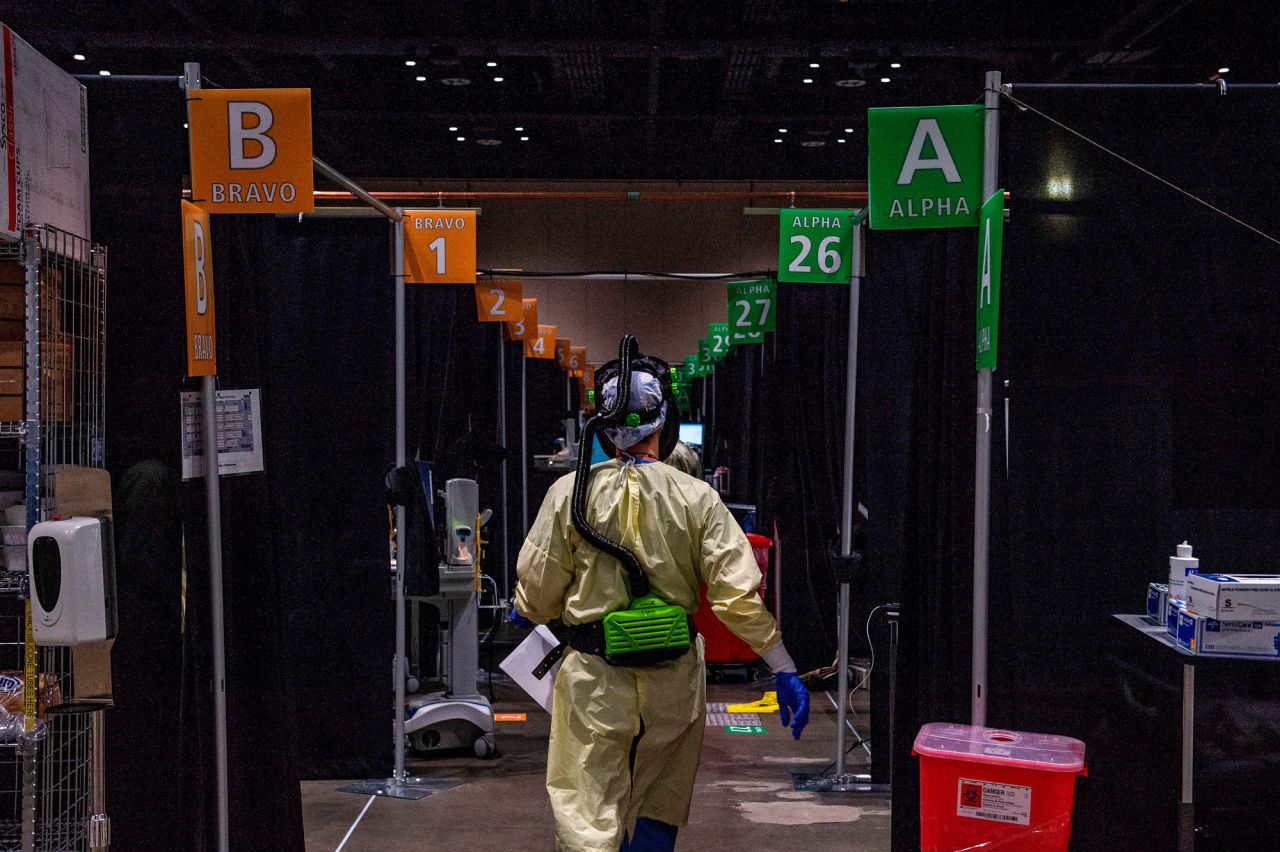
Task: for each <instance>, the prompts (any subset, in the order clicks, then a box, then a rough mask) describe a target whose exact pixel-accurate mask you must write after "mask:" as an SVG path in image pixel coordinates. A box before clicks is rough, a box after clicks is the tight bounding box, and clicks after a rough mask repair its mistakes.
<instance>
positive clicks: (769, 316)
mask: <svg viewBox="0 0 1280 852" xmlns="http://www.w3.org/2000/svg"><path fill="white" fill-rule="evenodd" d="M777 304H778V285H777V283H775V282H773V281H730V282H729V322H728V323H727V325H728V326H729V334H730V343H732V344H733V345H734V346H740V345H742V344H744V343H760V342H762V341H763V340H764V333H765V332H766V331H774V330H776V329H777V327H778V319H777V311H776V310H775V306H776V305H777Z"/></svg>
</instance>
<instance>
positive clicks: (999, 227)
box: [977, 189, 1004, 370]
mask: <svg viewBox="0 0 1280 852" xmlns="http://www.w3.org/2000/svg"><path fill="white" fill-rule="evenodd" d="M1003 245H1004V190H1003V189H997V190H996V191H995V194H994V195H992V196H991V197H990V198H988V199H987V200H986V202H984V203H983V205H982V211H981V215H980V216H979V217H978V349H977V351H978V369H979V370H994V369H995V368H996V336H997V334H998V332H999V331H1000V251H1001V247H1002V246H1003Z"/></svg>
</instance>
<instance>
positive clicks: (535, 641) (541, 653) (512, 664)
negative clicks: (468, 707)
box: [498, 624, 560, 713]
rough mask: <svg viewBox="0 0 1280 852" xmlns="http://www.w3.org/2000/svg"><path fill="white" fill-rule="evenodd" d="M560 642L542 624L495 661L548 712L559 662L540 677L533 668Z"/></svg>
mask: <svg viewBox="0 0 1280 852" xmlns="http://www.w3.org/2000/svg"><path fill="white" fill-rule="evenodd" d="M559 644H560V640H559V639H557V638H556V637H555V634H554V633H552V632H551V630H550V629H549V628H548V627H547V626H546V625H545V624H539V625H538V626H537V627H536V628H534V630H533V632H532V633H530V634H529V635H528V636H527V637H525V640H524V641H523V642H521V643H520V644H519V645H517V646H516V649H515V650H514V651H512V652H511V653H510V654H509V655H508V656H507V658H506V659H505V660H503V661H502V662H501V663H499V664H498V666H499V668H501V669H502V670H503V671H504V672H506V673H507V675H508V676H509V677H510V678H511V679H512V680H514V681H515V682H516V683H517V684H519V685H520V688H521V689H523V690H524V691H525V692H527V693H529V697H530V698H532V699H533V700H534V701H536V702H538V703H539V704H541V705H542V709H543V710H546V711H547V712H548V713H550V712H551V690H552V687H554V686H555V683H556V674H557V673H558V672H559V671H560V661H559V660H557V661H556V664H555V665H554V666H552V667H551V670H550V671H548V672H547V673H546V674H545V675H543V676H542V677H541V678H538V677H535V676H534V674H533V670H534V669H536V668H537V667H538V665H539V664H541V663H542V661H543V660H545V659H546V658H547V654H550V653H551V649H552V648H554V647H555V646H557V645H559Z"/></svg>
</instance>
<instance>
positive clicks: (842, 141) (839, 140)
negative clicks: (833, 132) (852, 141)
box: [836, 139, 845, 145]
mask: <svg viewBox="0 0 1280 852" xmlns="http://www.w3.org/2000/svg"><path fill="white" fill-rule="evenodd" d="M836 141H837V142H839V143H840V144H841V145H843V144H844V143H845V140H844V139H837V140H836Z"/></svg>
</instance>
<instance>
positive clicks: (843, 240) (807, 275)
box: [778, 208, 854, 284]
mask: <svg viewBox="0 0 1280 852" xmlns="http://www.w3.org/2000/svg"><path fill="white" fill-rule="evenodd" d="M853 220H854V213H853V211H852V210H793V209H789V208H783V209H782V210H781V211H779V213H778V280H779V281H794V282H800V283H804V282H812V283H816V284H848V283H849V276H850V256H851V255H852V253H853Z"/></svg>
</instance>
